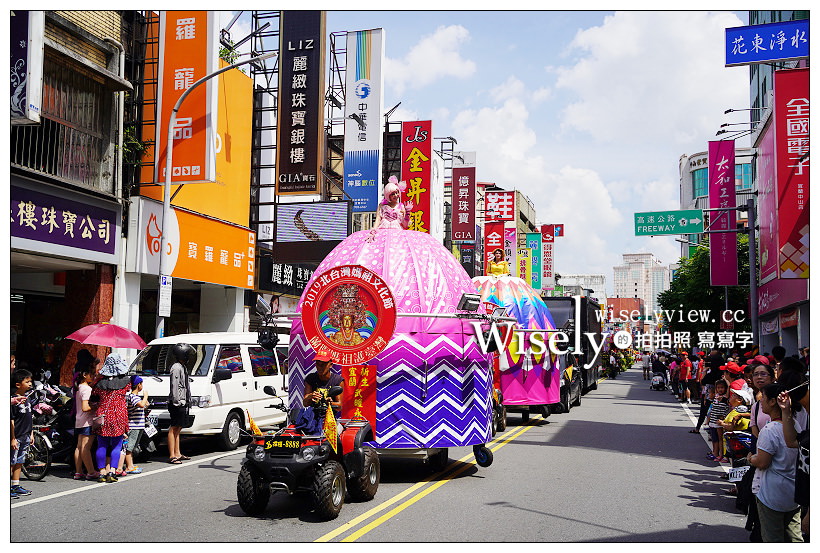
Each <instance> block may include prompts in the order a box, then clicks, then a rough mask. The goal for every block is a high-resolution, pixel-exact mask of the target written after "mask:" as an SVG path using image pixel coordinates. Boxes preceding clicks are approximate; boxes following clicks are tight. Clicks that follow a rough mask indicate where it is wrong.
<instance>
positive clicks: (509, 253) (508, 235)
mask: <svg viewBox="0 0 820 553" xmlns="http://www.w3.org/2000/svg"><path fill="white" fill-rule="evenodd" d="M504 259H506V260H507V263H509V264H510V274H511V275H512V276H516V275H517V274H518V268H517V267H518V233H517V231H516V229H514V228H505V229H504Z"/></svg>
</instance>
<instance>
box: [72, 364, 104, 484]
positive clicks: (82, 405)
mask: <svg viewBox="0 0 820 553" xmlns="http://www.w3.org/2000/svg"><path fill="white" fill-rule="evenodd" d="M93 382H94V367H83V368H81V369H80V370H79V371H78V373H77V381H76V384H77V386H76V391H75V392H74V409H75V411H76V415H75V418H74V435H75V436H77V447H76V448H75V450H74V467H75V470H76V471H77V472H75V473H74V480H82V479H83V478H85V479H86V480H96V479H97V478H99V477H100V473H99V472H97V471H96V470H94V461H93V460H92V458H91V445H92V443H93V442H94V434H92V433H91V419H92V418H93V417H94V411H93V407H92V406H91V385H92V383H93ZM83 467H85V473H83Z"/></svg>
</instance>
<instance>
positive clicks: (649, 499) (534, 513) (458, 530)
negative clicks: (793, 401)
mask: <svg viewBox="0 0 820 553" xmlns="http://www.w3.org/2000/svg"><path fill="white" fill-rule="evenodd" d="M694 414H695V415H696V413H694ZM690 417H691V415H690V413H689V410H688V408H686V407H685V406H682V405H680V404H679V403H678V402H677V401H676V400H675V399H674V398H673V396H672V395H671V394H670V393H669V392H660V391H652V390H650V389H649V384H648V382H647V381H644V380H643V377H642V375H641V371H640V369H632V370H630V371H627V372H626V373H624V374H622V375H620V376H619V377H618V378H617V379H615V380H603V381H601V383H600V385H599V387H598V390H595V391H592V392H590V393H589V394H587V395H586V396H584V397H583V401H582V404H581V406H580V407H574V408H573V409H572V411H571V412H570V413H569V414H561V415H552V416H550V417H549V418H547V419H545V420H544V419H541V418H540V417H535V416H533V417H532V418H531V419H530V421H529V423H526V424H525V423H523V422H522V420H521V417H520V415H518V414H516V413H510V415H509V416H508V424H509V426H508V428H507V430H506V431H505V432H504V433H499V434H497V435H496V437H495V439H494V441H493V442H492V443H491V444H489V445H488V446H489V447H490V448H491V449H493V452H494V463H493V464H492V466H490V467H488V468H480V467H477V466H476V465H475V463H474V460H473V456H472V450H471V448H467V447H465V448H457V449H451V450H450V461H451V462H450V464H449V465H448V467H447V469H445V470H444V471H443V472H441V473H438V474H432V473H431V472H430V471H429V470H428V469H427V467H426V466H424V465H422V464H421V463H420V462H418V461H414V460H399V459H383V461H382V475H381V476H382V480H381V484H380V487H379V491H378V493H377V494H376V497H375V498H374V499H373V500H372V501H369V502H365V503H350V504H346V505H345V506H344V508H343V509H342V513H341V515H340V516H339V518H338V519H336V520H334V521H331V522H319V521H317V520H316V518H315V516H314V515H313V513H312V512H311V507H310V502H309V500H308V499H307V498H303V497H299V496H293V497H289V496H287V495H284V494H282V493H277V494H274V495H273V496H272V498H271V501H270V503H269V505H268V509H267V511H266V512H265V514H264V516H262V517H248V516H246V515H245V514H244V513H243V512H242V510H241V509H240V508H239V506H238V505H237V501H236V491H235V489H236V478H237V474H238V472H239V468H240V464H241V459H242V457H243V454H244V447H242V446H240V448H239V449H238V450H236V451H234V452H220V451H218V450H216V449H215V448H214V445H213V442H212V441H211V440H208V439H201V438H188V439H183V451H184V452H185V453H187V454H188V455H190V456H191V457H193V459H192V460H191V461H187V462H186V463H185V464H183V465H170V464H167V463H166V462H165V457H164V456H163V457H156V458H155V459H154V460H153V461H152V462H149V463H143V464H142V467H143V469H144V470H145V472H144V473H143V474H141V475H135V476H127V477H124V478H121V479H120V481H119V482H117V483H115V484H97V483H94V482H77V481H74V480H72V479H71V477H70V473H69V470H68V467H67V466H65V465H57V466H56V467H54V469H53V471H52V473H51V474H49V475H48V476H47V477H46V479H45V480H44V481H42V482H27V481H25V480H24V481H23V482H22V483H23V485H24V486H25V487H27V488H29V489H31V490H32V491H33V492H34V493H33V494H32V495H31V496H29V497H27V498H21V499H18V500H14V501H13V502H12V504H11V516H10V531H11V541H13V542H14V541H22V540H20V539H19V536H25V540H26V541H31V540H33V541H45V542H106V541H108V542H260V541H261V542H265V541H269V542H277V541H288V542H294V541H296V542H309V541H316V540H319V541H358V542H651V543H655V542H684V543H688V542H740V543H748V533H747V532H746V531H745V530H744V529H743V525H744V522H745V517H744V516H743V515H741V514H740V513H739V512H738V511H737V510H736V509H735V507H734V498H733V497H731V496H729V495H726V494H725V493H724V490H726V489H728V488H729V484H728V483H727V481H726V480H724V479H722V478H721V475H722V474H725V470H724V469H723V468H722V467H721V466H720V465H718V464H717V463H715V462H714V461H709V460H707V459H706V457H705V455H706V453H707V451H708V445H707V443H706V442H705V440H704V436H705V434H702V435H700V436H698V435H695V434H690V433H688V432H687V431H688V430H689V429H691V428H692V426H693V422H692V420H693V419H691V418H690ZM35 529H36V530H35Z"/></svg>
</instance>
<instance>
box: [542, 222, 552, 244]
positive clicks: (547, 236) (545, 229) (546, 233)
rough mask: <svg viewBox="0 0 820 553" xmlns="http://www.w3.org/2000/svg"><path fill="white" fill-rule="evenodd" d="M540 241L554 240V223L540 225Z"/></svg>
mask: <svg viewBox="0 0 820 553" xmlns="http://www.w3.org/2000/svg"><path fill="white" fill-rule="evenodd" d="M541 241H542V242H555V225H541Z"/></svg>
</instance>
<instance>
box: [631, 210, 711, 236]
mask: <svg viewBox="0 0 820 553" xmlns="http://www.w3.org/2000/svg"><path fill="white" fill-rule="evenodd" d="M702 232H703V210H700V209H682V210H677V211H674V210H672V211H648V212H646V213H636V214H635V236H657V235H661V234H700V233H702Z"/></svg>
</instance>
